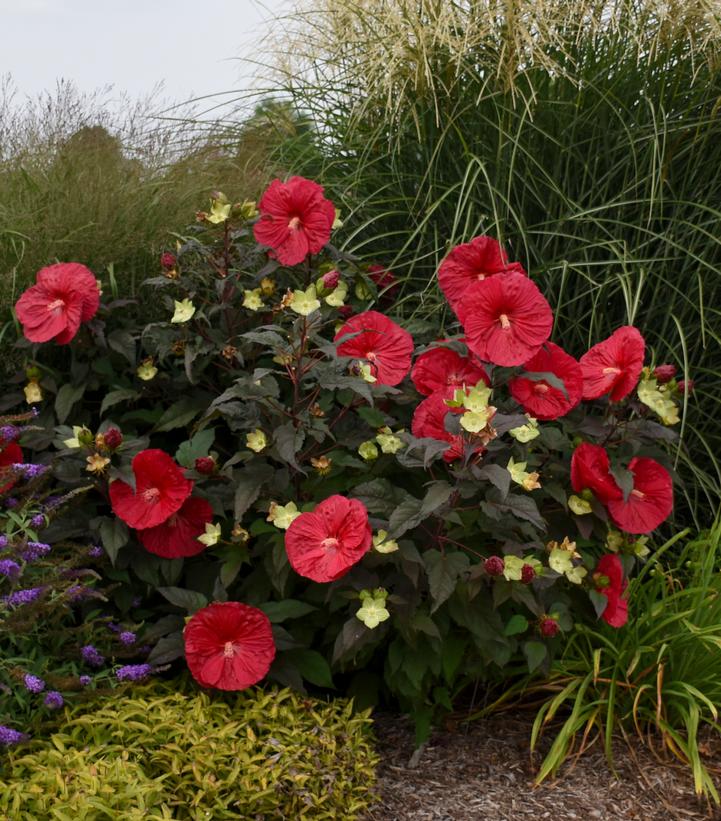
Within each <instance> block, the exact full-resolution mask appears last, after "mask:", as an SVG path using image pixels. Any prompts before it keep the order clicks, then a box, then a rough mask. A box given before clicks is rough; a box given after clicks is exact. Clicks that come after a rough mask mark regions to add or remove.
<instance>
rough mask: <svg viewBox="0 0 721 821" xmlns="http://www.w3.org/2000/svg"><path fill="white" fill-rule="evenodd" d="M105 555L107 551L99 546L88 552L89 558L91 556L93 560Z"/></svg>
mask: <svg viewBox="0 0 721 821" xmlns="http://www.w3.org/2000/svg"><path fill="white" fill-rule="evenodd" d="M104 555H105V551H104V550H103V548H102V547H101V546H100V545H99V544H94V545H93V546H92V547H91V548H90V549H89V550H88V556H90V558H91V559H99V558H101V557H102V556H104Z"/></svg>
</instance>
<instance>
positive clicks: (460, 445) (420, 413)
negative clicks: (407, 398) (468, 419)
mask: <svg viewBox="0 0 721 821" xmlns="http://www.w3.org/2000/svg"><path fill="white" fill-rule="evenodd" d="M452 396H453V391H452V390H450V391H449V390H446V391H436V393H432V394H431V395H430V396H428V397H426V398H425V399H424V400H423V401H422V402H420V403H419V404H418V406H417V407H416V409H415V411H414V412H413V420H412V422H411V433H412V434H413V435H414V436H416V437H418V438H419V439H437V440H438V441H439V442H448V445H449V447H448V448H447V449H446V451H445V452H444V453H443V459H444V461H446V462H455V461H456V459H462V458H463V454H464V453H465V446H466V441H465V439H464V438H463V436H461V435H460V434H459V433H456V434H453V433H449V431H447V430H446V415H447V414H449V413H460V412H462V409H459V410H456V409H454V408H449V407H448V405H446V402H445V400H446V399H450V398H452ZM479 450H482V448H480V449H479Z"/></svg>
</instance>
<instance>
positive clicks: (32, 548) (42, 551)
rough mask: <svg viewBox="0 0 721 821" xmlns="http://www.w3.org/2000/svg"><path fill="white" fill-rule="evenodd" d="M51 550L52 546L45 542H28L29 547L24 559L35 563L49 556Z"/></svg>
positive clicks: (24, 553)
mask: <svg viewBox="0 0 721 821" xmlns="http://www.w3.org/2000/svg"><path fill="white" fill-rule="evenodd" d="M51 549H52V548H51V547H50V545H49V544H45V543H44V542H28V546H27V548H26V550H25V551H24V552H23V554H22V557H23V559H24V560H25V561H26V562H34V561H36V560H37V559H41V558H42V557H43V556H47V555H48V553H50V551H51Z"/></svg>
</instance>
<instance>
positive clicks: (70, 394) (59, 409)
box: [55, 384, 85, 424]
mask: <svg viewBox="0 0 721 821" xmlns="http://www.w3.org/2000/svg"><path fill="white" fill-rule="evenodd" d="M84 393H85V385H84V384H82V385H70V384H65V385H62V386H61V388H60V390H59V391H58V395H57V396H56V397H55V413H56V414H57V417H58V422H60V424H62V423H63V422H65V420H66V419H67V418H68V416H70V411H71V410H72V409H73V406H74V405H75V403H76V402H77V401H78V400H79V399H80V397H81V396H82V395H83V394H84Z"/></svg>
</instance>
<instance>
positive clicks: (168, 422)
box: [155, 397, 201, 433]
mask: <svg viewBox="0 0 721 821" xmlns="http://www.w3.org/2000/svg"><path fill="white" fill-rule="evenodd" d="M200 411H201V408H200V407H199V404H198V402H197V401H196V400H195V399H191V398H188V397H186V398H184V399H179V400H178V401H177V402H174V403H173V404H172V405H171V406H170V407H169V408H168V409H167V410H166V411H165V413H163V415H162V416H161V417H160V419H158V422H157V424H156V426H155V431H156V433H164V432H165V431H169V430H175V429H176V428H184V427H185V426H186V425H187V424H189V423H190V422H192V421H193V419H195V417H196V416H197V415H198V413H200Z"/></svg>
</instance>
